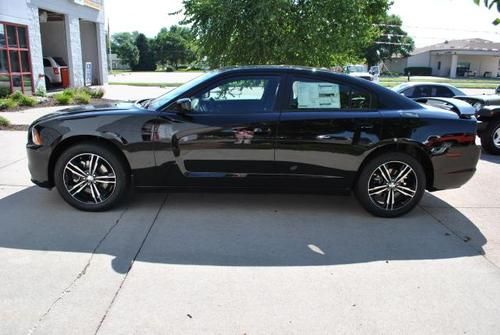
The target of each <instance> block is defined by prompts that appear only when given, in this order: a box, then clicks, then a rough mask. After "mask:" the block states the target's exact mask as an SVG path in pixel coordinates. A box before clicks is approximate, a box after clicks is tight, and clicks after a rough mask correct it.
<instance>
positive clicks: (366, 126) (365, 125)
mask: <svg viewBox="0 0 500 335" xmlns="http://www.w3.org/2000/svg"><path fill="white" fill-rule="evenodd" d="M359 129H373V124H362V125H360V126H359Z"/></svg>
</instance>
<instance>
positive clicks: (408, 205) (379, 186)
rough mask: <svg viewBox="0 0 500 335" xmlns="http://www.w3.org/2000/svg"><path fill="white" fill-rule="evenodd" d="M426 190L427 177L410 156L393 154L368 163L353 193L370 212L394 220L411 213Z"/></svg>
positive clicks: (384, 155) (398, 153)
mask: <svg viewBox="0 0 500 335" xmlns="http://www.w3.org/2000/svg"><path fill="white" fill-rule="evenodd" d="M398 167H399V169H398ZM379 168H380V169H379ZM382 169H384V171H386V172H384V171H382ZM403 169H405V170H403ZM410 170H411V171H410ZM387 171H388V174H389V176H390V178H389V176H387ZM407 171H409V172H407ZM399 173H402V175H399ZM407 173H408V174H407ZM405 175H406V177H405ZM398 177H399V178H398ZM402 177H404V178H402ZM388 179H389V180H388ZM397 180H399V181H397ZM425 188H426V176H425V172H424V169H423V167H422V165H421V164H420V163H419V162H418V161H417V160H416V159H415V158H413V157H412V156H410V155H408V154H405V153H400V152H394V153H385V154H381V155H380V156H377V157H375V158H373V159H372V160H371V161H369V162H368V163H367V164H366V165H365V166H364V168H363V170H362V171H361V173H360V175H359V178H358V180H357V182H356V186H355V189H354V191H355V194H356V197H357V198H358V200H359V202H360V203H361V205H362V206H363V207H364V208H365V209H366V210H367V211H368V212H370V213H372V214H373V215H375V216H380V217H386V218H392V217H398V216H401V215H403V214H406V213H408V212H409V211H411V210H412V209H413V208H414V207H415V206H416V205H417V204H418V203H419V202H420V200H421V199H422V196H423V195H424V192H425ZM370 190H371V191H370ZM391 205H392V206H391Z"/></svg>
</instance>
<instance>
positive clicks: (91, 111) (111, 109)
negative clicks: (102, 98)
mask: <svg viewBox="0 0 500 335" xmlns="http://www.w3.org/2000/svg"><path fill="white" fill-rule="evenodd" d="M147 111H148V110H147V109H143V108H141V107H140V106H139V105H137V104H135V103H124V102H121V103H103V104H96V105H82V106H74V107H69V108H64V109H61V110H59V111H56V112H53V113H50V114H47V115H44V116H42V117H41V118H39V119H37V120H35V121H34V122H33V123H32V124H35V123H39V122H43V121H49V120H53V119H60V118H66V117H74V116H88V117H92V116H95V115H102V114H109V113H116V112H130V113H140V112H147ZM149 112H151V111H149Z"/></svg>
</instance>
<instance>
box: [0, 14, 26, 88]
mask: <svg viewBox="0 0 500 335" xmlns="http://www.w3.org/2000/svg"><path fill="white" fill-rule="evenodd" d="M7 89H9V90H10V92H14V91H21V92H23V93H25V94H32V93H33V76H32V70H31V54H30V49H29V42H28V27H27V26H23V25H18V24H12V23H6V22H0V90H2V91H3V90H7Z"/></svg>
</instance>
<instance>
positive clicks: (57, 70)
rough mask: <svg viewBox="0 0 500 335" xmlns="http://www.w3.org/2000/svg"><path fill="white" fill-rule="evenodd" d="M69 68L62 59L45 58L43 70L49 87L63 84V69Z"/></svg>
mask: <svg viewBox="0 0 500 335" xmlns="http://www.w3.org/2000/svg"><path fill="white" fill-rule="evenodd" d="M62 68H66V69H67V68H68V66H67V65H66V62H65V61H64V59H62V58H61V57H43V70H44V73H45V83H46V84H47V86H50V85H54V84H61V83H62V76H61V69H62Z"/></svg>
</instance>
